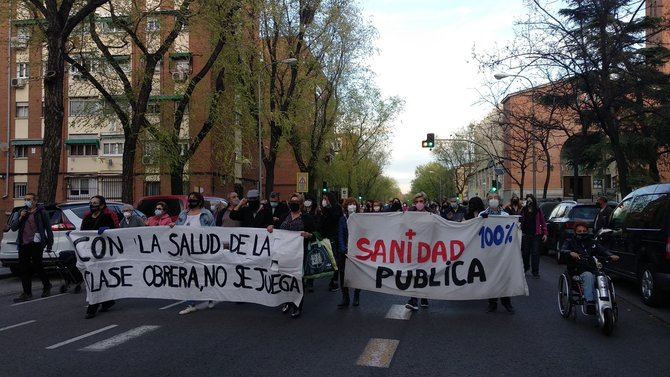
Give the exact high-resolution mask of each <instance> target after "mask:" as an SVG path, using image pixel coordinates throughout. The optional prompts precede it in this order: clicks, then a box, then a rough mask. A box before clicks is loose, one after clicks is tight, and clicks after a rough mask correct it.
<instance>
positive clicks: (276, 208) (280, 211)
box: [269, 192, 289, 227]
mask: <svg viewBox="0 0 670 377" xmlns="http://www.w3.org/2000/svg"><path fill="white" fill-rule="evenodd" d="M269 211H270V213H271V214H272V224H273V225H274V226H275V227H279V226H280V225H281V223H282V222H284V219H285V218H286V215H288V212H289V208H288V206H287V205H286V203H284V202H281V201H280V200H279V193H278V192H272V193H271V194H270V208H269Z"/></svg>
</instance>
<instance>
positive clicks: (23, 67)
mask: <svg viewBox="0 0 670 377" xmlns="http://www.w3.org/2000/svg"><path fill="white" fill-rule="evenodd" d="M29 76H30V69H29V66H28V63H16V77H17V78H20V79H27V78H28V77H29Z"/></svg>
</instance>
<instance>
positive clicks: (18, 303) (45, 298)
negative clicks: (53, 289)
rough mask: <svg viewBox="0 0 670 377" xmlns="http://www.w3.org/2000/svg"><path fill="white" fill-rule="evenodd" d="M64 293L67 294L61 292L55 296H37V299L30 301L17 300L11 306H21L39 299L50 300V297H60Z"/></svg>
mask: <svg viewBox="0 0 670 377" xmlns="http://www.w3.org/2000/svg"><path fill="white" fill-rule="evenodd" d="M64 294H65V293H59V294H57V295H53V296H48V297H40V298H36V299H34V300H28V301H23V302H17V303H16V304H12V305H10V306H19V305H23V304H30V303H31V302H37V301H42V300H48V299H50V298H54V297H58V296H62V295H64Z"/></svg>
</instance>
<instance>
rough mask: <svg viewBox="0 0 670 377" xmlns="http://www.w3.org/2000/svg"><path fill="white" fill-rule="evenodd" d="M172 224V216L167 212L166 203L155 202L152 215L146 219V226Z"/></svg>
mask: <svg viewBox="0 0 670 377" xmlns="http://www.w3.org/2000/svg"><path fill="white" fill-rule="evenodd" d="M170 224H172V218H171V217H170V215H169V214H168V213H167V204H165V202H158V203H156V209H155V210H154V215H153V216H151V217H149V219H148V220H147V226H165V225H170Z"/></svg>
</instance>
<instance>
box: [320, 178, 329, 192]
mask: <svg viewBox="0 0 670 377" xmlns="http://www.w3.org/2000/svg"><path fill="white" fill-rule="evenodd" d="M321 191H323V193H324V194H325V193H327V192H328V182H326V181H323V188H322V189H321Z"/></svg>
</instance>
